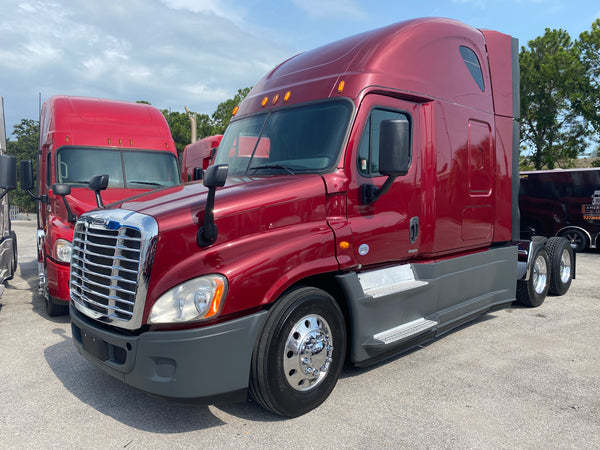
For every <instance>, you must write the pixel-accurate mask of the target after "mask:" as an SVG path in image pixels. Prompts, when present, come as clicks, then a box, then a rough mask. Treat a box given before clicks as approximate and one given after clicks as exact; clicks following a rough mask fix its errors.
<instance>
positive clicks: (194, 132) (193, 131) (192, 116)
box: [184, 106, 196, 144]
mask: <svg viewBox="0 0 600 450" xmlns="http://www.w3.org/2000/svg"><path fill="white" fill-rule="evenodd" d="M184 108H185V112H186V113H187V114H188V117H189V118H190V122H191V123H192V139H191V141H192V142H191V143H192V144H193V143H194V142H196V113H192V112H190V110H189V109H188V107H187V106H184Z"/></svg>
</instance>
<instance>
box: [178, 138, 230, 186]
mask: <svg viewBox="0 0 600 450" xmlns="http://www.w3.org/2000/svg"><path fill="white" fill-rule="evenodd" d="M222 138H223V135H222V134H216V135H214V136H208V137H205V138H204V139H200V140H199V141H196V142H193V143H191V144H189V145H186V146H185V149H184V150H183V155H182V157H181V181H183V182H184V183H186V182H188V181H193V180H198V179H200V176H199V173H198V169H201V170H206V169H207V168H208V166H209V165H211V164H212V162H213V160H214V158H215V155H216V152H217V148H218V147H219V143H220V142H221V139H222Z"/></svg>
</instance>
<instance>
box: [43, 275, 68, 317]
mask: <svg viewBox="0 0 600 450" xmlns="http://www.w3.org/2000/svg"><path fill="white" fill-rule="evenodd" d="M44 272H45V277H46V285H45V286H44V303H45V304H46V314H48V315H49V316H50V317H56V316H64V315H66V314H69V304H68V303H67V304H60V303H57V300H54V299H53V298H52V297H50V293H49V292H48V272H46V269H44ZM58 301H60V300H58ZM61 303H64V302H61Z"/></svg>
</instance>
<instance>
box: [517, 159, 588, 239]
mask: <svg viewBox="0 0 600 450" xmlns="http://www.w3.org/2000/svg"><path fill="white" fill-rule="evenodd" d="M520 178H521V180H520V181H521V188H520V191H519V208H520V210H521V234H522V235H523V237H524V238H527V237H528V236H532V235H534V234H535V235H541V236H546V237H551V236H564V237H566V238H567V239H569V241H570V242H571V245H572V246H573V248H574V249H575V250H576V251H583V250H585V249H587V248H596V247H597V246H598V245H599V244H600V243H599V242H598V235H599V234H600V168H597V169H569V170H562V169H556V170H540V171H537V172H521V177H520Z"/></svg>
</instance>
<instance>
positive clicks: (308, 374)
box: [250, 287, 346, 417]
mask: <svg viewBox="0 0 600 450" xmlns="http://www.w3.org/2000/svg"><path fill="white" fill-rule="evenodd" d="M345 354H346V326H345V322H344V316H343V314H342V312H341V310H340V308H339V306H338V304H337V303H336V302H335V300H334V299H333V297H331V296H330V295H329V294H327V293H326V292H324V291H322V290H320V289H316V288H312V287H300V288H296V289H293V290H291V291H289V292H287V293H286V294H284V295H283V297H282V298H281V299H280V300H278V301H277V303H276V304H275V306H273V308H272V309H271V312H270V313H269V316H268V317H267V320H266V322H265V325H264V327H263V330H262V332H261V335H260V337H259V338H258V341H257V343H256V345H255V348H254V353H253V355H252V366H251V374H250V393H251V395H252V397H253V398H254V399H255V400H256V401H257V402H258V403H260V404H261V405H262V406H263V407H264V408H266V409H268V410H270V411H272V412H274V413H276V414H280V415H283V416H288V417H296V416H300V415H302V414H305V413H307V412H309V411H311V410H312V409H314V408H316V407H317V406H319V405H320V404H321V403H323V401H325V399H326V398H327V397H328V396H329V394H330V393H331V391H332V390H333V388H334V386H335V384H336V383H337V380H338V378H339V375H340V372H341V370H342V366H343V363H344V357H345Z"/></svg>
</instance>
